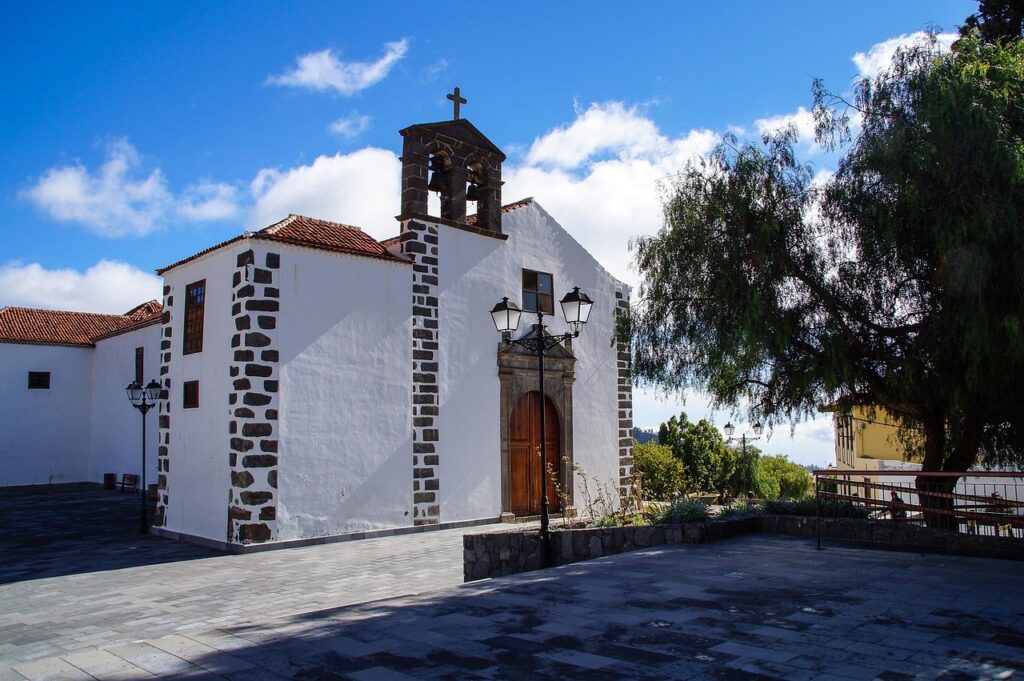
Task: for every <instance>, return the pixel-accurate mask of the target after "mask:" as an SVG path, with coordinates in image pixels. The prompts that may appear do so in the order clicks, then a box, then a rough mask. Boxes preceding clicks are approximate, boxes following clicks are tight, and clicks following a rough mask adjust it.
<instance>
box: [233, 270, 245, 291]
mask: <svg viewBox="0 0 1024 681" xmlns="http://www.w3.org/2000/svg"><path fill="white" fill-rule="evenodd" d="M241 283H242V273H241V272H235V273H234V274H232V275H231V286H232V288H234V287H235V286H238V285H239V284H241Z"/></svg>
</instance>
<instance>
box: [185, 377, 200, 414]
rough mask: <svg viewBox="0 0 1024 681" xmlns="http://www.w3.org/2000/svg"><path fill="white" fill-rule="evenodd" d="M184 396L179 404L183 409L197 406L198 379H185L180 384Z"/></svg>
mask: <svg viewBox="0 0 1024 681" xmlns="http://www.w3.org/2000/svg"><path fill="white" fill-rule="evenodd" d="M182 388H183V389H184V397H182V401H181V406H182V408H184V409H195V408H196V407H198V406H199V381H185V382H184V383H183V384H182Z"/></svg>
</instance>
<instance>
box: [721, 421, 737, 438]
mask: <svg viewBox="0 0 1024 681" xmlns="http://www.w3.org/2000/svg"><path fill="white" fill-rule="evenodd" d="M722 431H723V432H724V433H725V436H726V437H732V434H733V433H735V432H736V426H734V425H732V424H731V423H726V424H725V427H724V428H722Z"/></svg>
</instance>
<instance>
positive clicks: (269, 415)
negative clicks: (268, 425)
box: [264, 409, 277, 421]
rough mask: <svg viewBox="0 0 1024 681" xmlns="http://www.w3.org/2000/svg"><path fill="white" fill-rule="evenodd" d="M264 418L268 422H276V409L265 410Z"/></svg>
mask: <svg viewBox="0 0 1024 681" xmlns="http://www.w3.org/2000/svg"><path fill="white" fill-rule="evenodd" d="M264 418H265V419H267V420H268V421H276V420H277V410H276V409H267V411H266V412H264Z"/></svg>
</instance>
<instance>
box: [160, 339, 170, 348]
mask: <svg viewBox="0 0 1024 681" xmlns="http://www.w3.org/2000/svg"><path fill="white" fill-rule="evenodd" d="M160 349H161V350H170V349H171V341H169V340H162V341H160Z"/></svg>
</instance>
